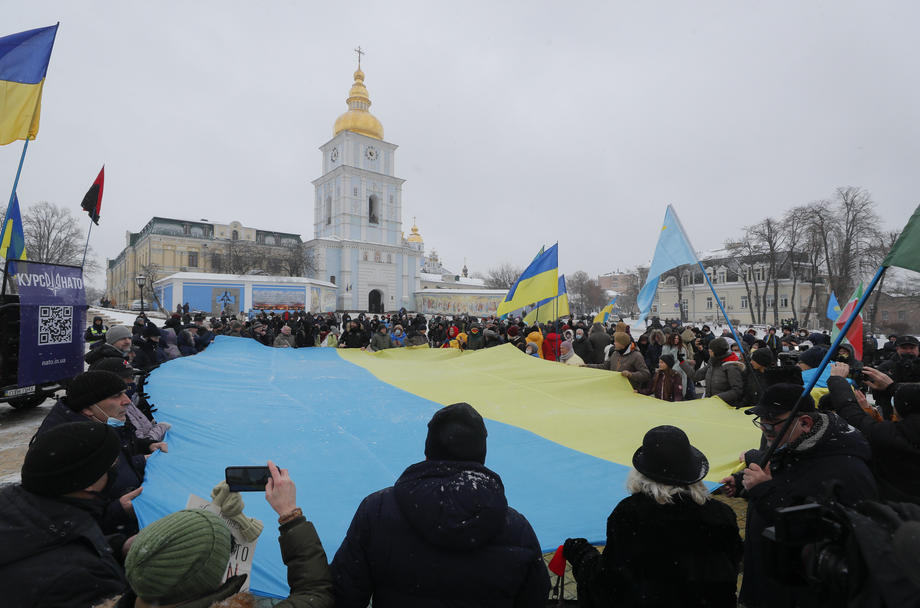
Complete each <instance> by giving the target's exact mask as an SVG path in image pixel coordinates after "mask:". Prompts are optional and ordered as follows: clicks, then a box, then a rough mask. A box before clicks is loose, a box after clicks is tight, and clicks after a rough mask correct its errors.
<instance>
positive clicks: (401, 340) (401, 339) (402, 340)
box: [390, 324, 406, 348]
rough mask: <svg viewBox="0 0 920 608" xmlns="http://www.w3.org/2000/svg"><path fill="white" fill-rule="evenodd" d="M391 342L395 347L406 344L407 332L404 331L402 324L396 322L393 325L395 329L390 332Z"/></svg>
mask: <svg viewBox="0 0 920 608" xmlns="http://www.w3.org/2000/svg"><path fill="white" fill-rule="evenodd" d="M390 342H391V343H392V344H393V348H399V347H401V346H405V345H406V333H405V332H404V331H403V326H402V325H399V324H396V325H394V326H393V331H391V332H390Z"/></svg>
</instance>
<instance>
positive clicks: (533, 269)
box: [497, 244, 559, 317]
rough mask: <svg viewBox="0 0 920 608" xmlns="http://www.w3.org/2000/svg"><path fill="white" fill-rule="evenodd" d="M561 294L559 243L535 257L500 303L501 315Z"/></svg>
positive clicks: (498, 312) (499, 314) (499, 311)
mask: <svg viewBox="0 0 920 608" xmlns="http://www.w3.org/2000/svg"><path fill="white" fill-rule="evenodd" d="M557 295H559V245H558V244H556V245H553V246H552V247H550V248H549V249H547V250H546V251H544V252H543V253H542V254H541V255H538V256H537V257H536V258H534V260H533V262H531V263H530V266H528V267H527V269H526V270H524V272H522V273H521V276H520V277H518V280H517V281H516V282H515V283H514V285H512V286H511V289H509V290H508V295H506V296H505V299H504V301H503V302H502V303H501V304H499V305H498V311H497V314H498V316H499V317H501V316H504V315H507V314H508V313H510V312H514V311H515V310H518V309H520V308H524V307H525V306H529V305H530V304H533V303H534V302H540V301H541V300H545V299H547V298H555V297H556V296H557Z"/></svg>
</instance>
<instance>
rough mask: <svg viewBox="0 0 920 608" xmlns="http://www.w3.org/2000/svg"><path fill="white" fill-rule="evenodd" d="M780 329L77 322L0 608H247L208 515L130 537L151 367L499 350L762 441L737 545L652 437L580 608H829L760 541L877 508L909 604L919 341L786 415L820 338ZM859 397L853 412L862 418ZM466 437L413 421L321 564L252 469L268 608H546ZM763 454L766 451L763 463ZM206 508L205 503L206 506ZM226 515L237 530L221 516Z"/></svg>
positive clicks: (477, 420) (823, 343)
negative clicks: (215, 354) (712, 418)
mask: <svg viewBox="0 0 920 608" xmlns="http://www.w3.org/2000/svg"><path fill="white" fill-rule="evenodd" d="M780 331H781V332H782V333H780V334H778V333H777V331H775V330H774V329H772V328H770V329H768V330H767V331H766V332H763V335H760V336H759V335H758V333H759V332H757V331H756V330H748V331H746V332H745V333H744V334H743V335H742V336H741V344H738V343H737V342H735V340H734V339H733V338H732V337H731V335H728V334H729V332H721V333H722V335H718V336H717V335H715V332H713V331H712V330H711V329H710V328H709V327H708V326H706V325H703V326H701V327H698V328H697V327H693V326H681V325H680V324H679V323H678V322H666V323H664V324H661V323H657V322H656V323H653V324H652V326H651V327H649V328H648V330H647V331H644V332H643V333H642V334H641V335H640V336H639V337H638V338H634V337H633V332H632V331H631V330H630V328H629V327H628V326H626V324H625V323H623V322H622V321H620V322H612V323H609V324H601V323H591V322H589V321H588V320H587V319H576V318H568V319H560V320H559V321H557V322H552V323H546V324H534V325H527V324H525V323H523V322H522V321H521V320H519V319H517V320H510V321H507V320H496V319H493V318H487V319H477V318H472V317H453V318H449V319H448V318H442V317H437V316H435V317H431V318H426V317H425V316H423V315H409V314H407V313H406V312H405V311H401V312H400V313H397V314H393V315H373V316H372V315H366V314H359V315H357V316H355V317H350V316H349V315H347V314H346V315H343V316H341V317H340V316H338V315H335V314H324V315H311V314H309V313H285V314H265V313H260V314H258V315H254V316H253V317H252V318H247V319H237V318H233V317H230V316H228V317H214V318H211V319H206V318H204V317H203V316H192V315H188V314H186V313H182V314H179V313H176V314H174V315H172V316H171V317H170V318H169V319H167V320H166V322H165V323H164V325H163V327H158V326H157V325H156V324H155V323H153V322H152V320H150V319H148V318H147V317H146V316H145V315H140V316H138V318H137V320H136V321H135V323H134V324H133V326H132V327H131V328H128V327H126V326H122V325H116V326H113V327H111V328H107V327H105V325H104V324H103V322H102V319H101V318H96V319H94V320H93V323H92V325H91V326H90V327H89V328H88V329H87V333H86V338H87V341H88V342H91V343H92V344H91V346H90V348H89V351H88V352H87V354H86V357H85V359H86V362H87V364H89V371H86V372H84V373H83V374H80V375H79V376H77V377H76V378H74V379H73V380H72V381H71V382H70V383H69V385H68V387H67V391H66V396H64V397H62V398H61V399H59V400H58V401H57V403H55V405H54V406H53V407H52V408H51V410H50V411H49V413H48V414H47V416H46V418H45V420H44V421H43V422H42V424H41V425H40V427H39V429H38V431H37V433H36V435H35V437H34V438H33V440H32V442H31V444H30V446H29V449H28V452H27V454H26V457H25V460H24V463H23V465H22V475H21V483H20V484H18V485H11V486H6V487H3V488H0V520H2V521H3V522H4V525H3V526H0V547H4V548H3V549H0V584H2V585H3V588H4V589H5V590H6V594H5V598H4V602H5V603H8V605H12V606H71V605H74V606H84V605H97V604H98V605H109V606H136V607H139V608H146V607H148V606H211V605H217V604H218V603H219V602H223V603H221V604H220V605H221V606H249V605H252V598H251V597H249V596H248V595H246V594H245V593H241V592H240V589H241V588H242V585H243V583H244V580H243V579H244V577H240V576H235V577H229V578H226V577H225V575H226V570H227V568H226V566H227V562H228V560H229V556H230V548H231V542H230V535H229V532H228V530H227V526H226V525H225V524H224V523H223V521H222V520H221V519H220V518H218V517H216V516H213V515H211V514H209V513H207V512H205V511H201V510H195V511H180V512H177V513H173V514H171V515H168V516H166V517H164V518H162V519H160V520H157V521H156V522H153V523H151V524H150V525H148V526H146V527H145V528H144V529H143V530H140V529H139V526H138V522H137V518H136V516H135V514H134V509H133V504H132V501H133V500H134V499H135V498H136V497H137V496H138V495H139V494H140V493H141V492H142V491H143V482H144V476H145V465H146V460H147V458H149V457H150V455H152V454H153V453H154V452H156V451H160V452H161V453H164V456H163V457H165V458H169V457H170V456H169V455H168V450H169V446H168V442H167V440H168V431H169V429H170V425H169V424H168V423H167V422H163V421H158V420H157V419H156V417H155V415H154V414H155V412H156V410H155V408H153V407H151V405H150V404H149V403H148V402H147V399H146V395H145V393H144V392H143V384H142V380H143V378H144V377H145V375H146V374H147V373H149V371H150V370H152V369H153V368H155V367H156V366H158V365H160V364H162V363H163V362H164V361H167V360H169V359H172V358H176V357H181V356H189V355H193V354H195V353H197V352H201V351H202V350H204V349H205V348H207V347H208V345H209V344H210V343H211V342H212V341H213V340H214V338H215V337H216V336H217V335H226V336H231V337H236V338H239V339H252V340H256V341H258V342H259V343H261V344H263V345H265V346H273V347H278V348H303V347H333V348H363V349H366V350H370V351H377V350H384V349H389V348H403V347H417V348H418V347H423V348H457V349H461V350H477V349H482V348H490V347H495V346H499V345H502V344H510V345H512V346H513V347H515V348H517V349H520V350H521V351H522V355H521V356H527V355H529V356H534V357H538V358H541V359H545V360H549V361H555V362H558V364H564V365H577V366H584V367H589V368H596V369H603V370H609V371H612V372H616V373H618V374H620V375H622V376H623V377H624V378H625V379H626V380H628V382H629V384H630V386H631V387H632V388H633V390H635V391H636V392H637V393H641V394H645V395H650V396H652V397H654V398H657V399H661V400H665V401H674V402H677V401H680V402H687V401H691V400H693V399H695V398H697V397H700V396H707V397H710V396H713V397H718V398H720V399H721V400H722V401H724V402H725V403H726V404H727V405H730V406H735V407H745V408H746V409H745V413H746V414H749V415H751V416H752V421H753V423H754V425H755V426H756V427H757V428H758V429H760V431H761V433H762V438H761V442H760V444H759V445H756V446H751V449H750V450H748V451H746V452H745V453H744V454H742V455H741V456H740V458H739V469H740V471H739V472H738V473H737V474H736V475H733V476H729V477H726V478H725V479H723V480H722V483H723V486H722V491H723V492H724V493H726V494H728V495H729V496H733V497H741V498H744V499H746V500H747V501H748V509H747V519H746V529H745V535H744V540H742V537H741V534H740V531H739V529H738V524H737V521H736V518H735V515H734V513H733V512H732V510H731V509H730V508H729V507H728V506H727V505H725V504H724V503H722V502H720V501H718V500H716V499H714V498H713V496H712V494H711V493H710V492H709V490H708V489H707V487H706V486H705V485H704V484H703V482H702V480H703V478H704V477H706V475H707V473H708V471H709V463H708V460H707V458H706V455H705V454H703V453H702V452H701V451H700V450H698V449H697V448H695V447H694V446H693V445H692V444H691V442H690V438H689V437H688V436H687V434H686V433H685V432H684V431H683V430H681V429H680V428H677V427H674V426H658V427H655V428H652V429H650V430H649V431H648V433H646V435H645V437H644V439H643V442H642V445H641V446H638V448H637V450H636V452H635V454H634V457H633V461H632V462H633V469H632V471H631V473H630V474H629V477H628V480H627V485H626V489H627V492H628V493H629V496H628V497H627V498H625V499H623V500H622V501H621V502H620V503H619V504H617V505H616V506H615V508H614V509H613V512H612V513H611V515H610V517H609V518H608V520H607V542H606V545H605V547H604V549H603V551H599V550H598V549H597V548H595V547H594V546H592V545H591V544H590V543H589V542H588V541H587V540H586V539H580V538H571V539H568V540H567V541H566V542H565V544H564V545H563V547H562V549H561V555H562V557H563V558H564V559H565V560H566V561H568V562H569V563H570V564H571V566H572V571H573V573H574V576H575V578H576V580H577V585H578V601H579V604H580V605H582V606H591V607H593V606H613V605H615V606H735V605H737V603H738V601H741V602H742V603H743V605H744V606H750V607H754V606H820V605H827V601H828V598H830V597H834V598H836V596H835V595H834V594H833V593H832V592H830V591H828V589H826V588H825V587H822V586H821V585H819V584H818V583H817V582H816V580H815V579H814V577H810V576H809V573H807V572H804V571H802V572H801V573H800V576H799V578H798V579H797V580H789V579H787V578H786V579H784V578H782V577H779V578H778V577H777V574H776V572H775V567H776V566H775V564H774V563H773V561H775V560H773V561H771V559H769V558H768V556H769V555H771V551H772V550H773V549H772V548H771V546H770V545H771V543H770V541H769V540H768V539H766V538H765V536H764V533H765V532H766V531H768V529H772V528H771V527H772V526H774V525H775V524H776V522H777V518H778V517H779V516H780V514H781V513H783V509H784V508H786V507H793V506H796V505H801V504H804V503H810V502H812V501H814V500H816V499H820V498H828V499H832V500H834V501H837V502H839V503H840V504H841V505H846V506H848V507H853V508H863V506H864V505H867V504H868V505H876V507H875V508H876V509H879V508H885V509H889V510H890V512H891V514H893V515H891V514H889V517H888V519H889V521H898V522H907V523H903V525H899V526H896V527H893V528H892V529H891V535H890V536H891V542H890V544H891V547H892V548H891V549H890V551H888V553H886V556H888V557H889V558H890V559H891V560H895V562H896V563H897V564H901V566H902V569H901V570H899V569H898V568H897V567H891V566H889V564H887V563H885V564H883V565H884V566H885V567H887V568H888V573H887V576H888V578H887V579H886V580H887V581H888V585H889V587H890V586H891V585H894V584H896V585H897V590H898V591H900V592H901V593H902V595H901V596H899V597H913V598H914V599H915V600H916V601H920V599H918V598H920V580H918V579H920V577H918V574H917V573H918V572H920V567H918V566H920V564H918V562H917V548H918V545H920V535H918V534H917V531H918V529H920V523H918V522H920V384H918V383H920V363H918V341H917V339H916V338H914V337H913V336H901V337H895V338H894V339H892V340H890V341H889V342H890V346H889V345H888V344H886V345H885V347H883V348H881V349H875V350H872V351H870V350H869V349H864V360H863V361H859V360H857V359H856V358H855V357H854V353H853V350H852V348H849V349H840V352H838V353H835V355H834V363H833V365H832V366H829V368H828V370H829V371H828V372H826V373H824V374H822V375H821V378H820V379H819V380H820V381H822V382H823V383H824V386H825V388H826V391H825V392H826V395H825V396H823V397H822V398H821V399H820V400H819V401H817V402H816V401H815V400H813V399H812V398H811V396H809V395H804V396H803V395H802V393H803V383H804V381H805V380H807V379H808V378H809V376H808V374H809V372H811V373H816V372H817V369H816V368H817V367H819V366H820V362H821V360H822V359H823V358H824V357H825V355H826V353H827V348H828V346H829V345H830V339H829V336H828V335H827V334H825V333H823V332H797V333H796V332H793V331H792V330H790V329H789V328H786V329H781V330H780ZM870 363H871V365H870ZM861 389H865V390H868V391H871V392H870V396H872V397H873V401H874V404H873V403H870V402H869V399H868V397H867V394H866V392H864V390H861ZM797 403H798V406H796V404H797ZM680 407H692V405H691V404H686V405H681V406H680ZM793 413H794V417H793ZM790 420H791V422H790ZM487 435H488V433H487V430H486V424H485V421H484V420H483V418H482V417H481V416H480V415H479V413H478V412H477V411H476V409H475V408H474V407H473V406H471V405H469V404H467V403H456V404H453V405H450V406H447V407H444V408H442V409H440V410H438V411H437V412H436V413H435V414H434V416H433V417H432V419H431V421H430V422H429V423H428V434H427V438H426V442H425V446H424V453H425V460H423V461H421V462H418V463H415V464H410V465H409V466H408V468H407V469H406V470H405V471H404V472H403V473H402V475H400V476H399V478H398V479H396V480H395V483H394V485H393V486H391V487H388V488H385V489H383V490H380V491H378V492H375V493H373V494H371V495H369V496H368V497H367V498H365V499H364V500H363V501H362V502H361V503H360V504H359V505H357V506H356V512H355V515H354V518H353V521H352V523H351V526H350V527H349V529H348V532H347V534H346V536H345V539H344V541H343V542H342V544H341V546H340V547H338V548H337V550H336V551H335V553H334V556H333V559H332V560H331V561H329V560H328V559H327V556H326V553H325V550H324V548H323V546H322V544H321V542H320V539H319V537H318V536H317V534H316V531H315V529H314V528H313V525H312V524H311V523H310V522H309V521H308V519H307V517H306V515H305V514H304V513H303V512H302V511H301V509H299V508H298V507H297V500H296V487H295V484H294V482H293V480H291V478H290V475H289V473H288V472H287V470H284V469H279V468H277V467H276V466H274V464H272V463H271V462H269V463H268V467H269V470H270V473H271V478H270V480H269V481H268V483H267V485H266V489H265V499H266V500H267V501H268V503H269V504H270V505H271V506H272V508H273V509H274V510H275V512H276V513H277V514H278V515H279V519H278V525H279V543H280V545H281V551H282V556H283V559H284V562H285V564H286V565H287V568H288V583H289V586H290V589H291V592H290V596H289V597H288V598H287V599H285V600H282V601H281V602H280V603H279V604H278V605H279V606H314V607H317V606H319V607H322V606H333V605H335V606H345V607H355V608H364V607H365V606H367V605H368V604H369V603H371V602H372V603H373V605H374V606H380V607H383V608H385V607H387V606H400V607H404V606H432V605H463V606H542V605H545V604H546V602H547V597H548V594H549V591H550V577H549V573H548V571H547V568H546V566H545V563H544V560H543V556H542V553H541V550H540V547H541V544H540V542H539V541H538V539H537V537H536V535H535V533H534V531H533V529H532V528H531V526H530V524H529V523H528V521H527V514H526V513H519V512H517V511H516V510H514V509H513V508H512V507H511V506H510V505H509V504H508V500H507V497H506V495H505V489H504V485H503V483H502V480H501V477H500V475H499V473H498V472H496V471H493V470H491V469H490V468H488V467H487V466H486V453H487V450H486V443H487V442H486V438H487ZM770 448H773V449H775V453H773V455H772V458H770V460H769V462H766V463H765V462H762V460H763V457H764V453H765V451H766V450H768V449H770ZM216 491H217V490H216ZM221 492H223V494H222V495H223V496H224V498H226V497H227V491H226V488H225V489H224V490H221ZM230 494H232V493H230ZM230 502H233V504H234V505H235V506H234V509H235V511H234V513H235V515H237V516H238V515H239V514H240V512H241V510H242V503H241V501H239V499H238V498H234V499H232V500H228V501H227V503H228V504H229V503H230ZM221 508H222V509H224V508H226V509H228V510H229V509H230V507H225V506H221ZM256 533H258V532H256ZM904 537H906V540H905V538H904ZM911 560H913V561H912V562H911ZM742 564H743V579H742V585H741V590H740V595H738V594H736V589H737V582H738V576H739V572H741V571H742ZM865 580H867V581H869V580H870V578H869V577H867V578H866V579H865ZM865 584H866V585H867V586H871V585H870V583H868V582H867V583H865ZM883 591H888V592H889V593H890V592H891V589H890V588H888V589H885V590H883ZM883 591H879V593H883ZM911 594H915V595H911ZM879 605H883V604H879ZM889 605H909V604H904V603H902V604H889Z"/></svg>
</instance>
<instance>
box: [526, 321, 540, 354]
mask: <svg viewBox="0 0 920 608" xmlns="http://www.w3.org/2000/svg"><path fill="white" fill-rule="evenodd" d="M524 341H525V342H529V343H531V344H533V345H534V346H536V347H537V356H538V357H539V358H541V359H542V358H543V332H542V331H540V327H539V326H537V325H534V326H533V328H532V329H531V330H530V331H529V332H528V333H527V336H526V337H525V338H524ZM524 346H525V348H526V344H525V345H524Z"/></svg>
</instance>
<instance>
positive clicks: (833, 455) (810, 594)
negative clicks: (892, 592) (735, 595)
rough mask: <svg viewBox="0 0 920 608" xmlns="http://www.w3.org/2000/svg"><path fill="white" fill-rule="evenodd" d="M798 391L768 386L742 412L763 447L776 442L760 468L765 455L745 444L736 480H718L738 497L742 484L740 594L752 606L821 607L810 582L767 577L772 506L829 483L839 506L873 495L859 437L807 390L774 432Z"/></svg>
mask: <svg viewBox="0 0 920 608" xmlns="http://www.w3.org/2000/svg"><path fill="white" fill-rule="evenodd" d="M801 394H802V386H800V385H798V384H786V383H780V384H774V385H772V386H770V387H768V388H767V389H766V390H764V393H763V396H762V397H761V400H760V403H759V404H758V405H757V406H756V407H754V408H751V409H749V410H745V413H746V414H750V415H754V416H756V418H754V422H755V423H756V424H757V426H759V427H760V429H761V430H762V431H763V438H764V440H765V442H766V445H772V444H773V443H774V442H776V443H777V444H778V446H779V447H778V448H777V450H776V452H775V453H774V455H773V457H772V459H771V460H770V466H768V467H767V468H766V469H762V468H761V467H760V466H759V464H758V463H759V462H760V459H761V456H762V455H763V453H762V452H761V451H760V450H750V451H748V452H747V453H745V454H744V456H743V459H744V462H745V463H746V465H747V468H745V469H744V472H743V473H739V474H737V477H740V481H739V479H738V478H737V477H736V476H732V477H726V478H725V479H723V480H722V483H723V484H725V489H726V494H728V495H729V496H735V495H738V493H739V492H740V489H741V488H742V487H743V488H744V492H745V493H746V495H747V499H748V510H747V524H746V530H745V536H744V538H745V546H744V579H743V581H742V584H741V597H740V600H741V602H742V603H743V604H744V605H745V606H748V607H750V608H756V607H759V606H771V607H772V606H820V605H823V604H822V603H821V602H820V601H819V599H820V598H819V596H820V593H819V591H817V590H816V589H815V588H813V587H796V586H788V585H784V584H782V583H780V582H778V581H775V580H772V579H769V578H768V577H767V574H766V565H765V557H764V556H765V550H766V548H765V543H766V542H767V541H766V540H765V539H764V537H763V531H764V529H766V528H767V527H768V526H772V525H773V524H774V523H775V521H776V511H777V509H781V508H784V507H792V506H796V505H800V504H805V503H808V502H812V501H813V500H814V499H815V498H822V497H823V494H826V493H827V490H826V488H830V487H832V486H833V487H835V488H836V489H835V492H836V495H835V499H836V500H838V501H839V502H841V503H842V504H844V505H850V506H852V505H854V504H855V503H856V502H858V501H860V500H874V499H876V497H877V496H878V490H877V488H876V484H875V480H874V479H873V477H872V472H871V470H870V468H869V462H870V456H871V451H870V449H869V444H868V442H867V441H866V439H865V437H864V436H863V435H862V433H860V432H859V431H857V430H856V429H854V428H853V427H852V426H850V425H849V424H847V423H846V421H844V420H843V419H841V418H840V417H839V416H837V415H836V414H834V413H832V412H821V411H818V410H817V409H816V408H815V403H814V400H813V399H812V398H811V395H806V396H805V397H804V398H803V402H802V407H801V409H800V410H799V411H798V414H797V416H796V418H795V420H794V421H793V422H792V423H791V426H790V427H789V430H787V431H786V433H785V435H784V437H782V438H780V437H778V435H779V432H780V428H782V425H783V423H785V422H786V421H787V420H788V418H789V416H790V415H791V412H792V409H793V407H794V406H795V403H796V401H797V400H798V399H799V396H800V395H801Z"/></svg>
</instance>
